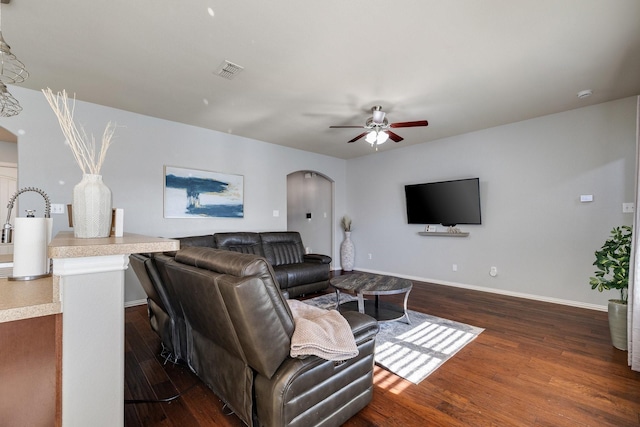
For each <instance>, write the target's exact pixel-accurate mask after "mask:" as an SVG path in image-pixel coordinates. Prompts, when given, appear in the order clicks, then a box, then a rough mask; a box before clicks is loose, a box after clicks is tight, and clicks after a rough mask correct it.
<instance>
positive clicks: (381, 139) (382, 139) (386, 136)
mask: <svg viewBox="0 0 640 427" xmlns="http://www.w3.org/2000/svg"><path fill="white" fill-rule="evenodd" d="M387 139H389V134H388V133H386V132H378V138H377V139H376V144H378V145H380V144H384V143H385V142H387Z"/></svg>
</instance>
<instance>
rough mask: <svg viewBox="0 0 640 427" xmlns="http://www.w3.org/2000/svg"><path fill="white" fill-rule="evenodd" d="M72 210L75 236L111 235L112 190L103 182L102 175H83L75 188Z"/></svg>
mask: <svg viewBox="0 0 640 427" xmlns="http://www.w3.org/2000/svg"><path fill="white" fill-rule="evenodd" d="M72 211H73V234H74V236H75V237H78V238H95V237H109V234H111V213H112V212H111V190H109V187H107V186H106V185H105V183H104V182H102V175H93V174H84V175H82V181H80V182H79V183H78V184H77V185H76V186H75V187H74V188H73V210H72Z"/></svg>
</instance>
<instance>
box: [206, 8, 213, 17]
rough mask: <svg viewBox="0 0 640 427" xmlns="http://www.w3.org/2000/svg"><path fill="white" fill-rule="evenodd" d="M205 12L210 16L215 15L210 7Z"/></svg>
mask: <svg viewBox="0 0 640 427" xmlns="http://www.w3.org/2000/svg"><path fill="white" fill-rule="evenodd" d="M207 12H208V13H209V15H210V16H213V15H215V12H214V11H213V9H211V8H210V7H208V8H207Z"/></svg>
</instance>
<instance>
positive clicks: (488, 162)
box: [347, 98, 636, 306]
mask: <svg viewBox="0 0 640 427" xmlns="http://www.w3.org/2000/svg"><path fill="white" fill-rule="evenodd" d="M635 103H636V99H635V98H627V99H623V100H618V101H614V102H609V103H605V104H599V105H595V106H591V107H585V108H581V109H577V110H573V111H568V112H564V113H559V114H554V115H550V116H545V117H540V118H536V119H532V120H527V121H523V122H519V123H513V124H510V125H506V126H500V127H496V128H491V129H486V130H483V131H479V132H473V133H469V134H465V135H460V136H456V137H452V138H446V139H441V140H437V141H433V142H429V143H425V144H421V145H416V146H411V147H407V148H403V149H400V150H394V151H391V152H387V153H375V154H371V155H369V156H365V157H361V158H358V159H354V160H350V161H348V164H347V169H348V171H347V183H348V189H347V194H348V202H347V206H348V213H349V214H351V216H352V218H353V232H352V234H351V238H352V240H353V241H354V243H355V247H356V262H355V268H356V269H364V270H369V271H378V272H385V273H391V274H397V275H404V276H406V277H413V278H417V279H420V280H425V281H434V282H438V283H445V284H454V285H460V286H468V287H479V288H483V289H487V290H492V291H495V292H501V293H507V294H516V295H536V296H539V297H542V299H547V300H551V301H555V300H562V301H563V302H570V303H576V305H584V306H593V305H597V306H604V305H606V301H607V299H609V298H612V297H616V296H617V293H615V292H611V293H603V294H600V293H599V292H597V291H592V290H591V288H590V286H589V285H588V282H589V276H590V275H592V274H593V271H594V270H593V267H592V263H593V260H594V256H593V252H594V251H595V250H596V249H598V248H599V247H600V246H601V245H602V243H603V242H604V240H605V239H606V238H607V236H608V235H609V232H610V230H611V228H612V227H614V226H617V225H621V224H631V222H632V215H631V214H623V213H622V203H623V202H633V200H634V197H633V194H634V184H633V183H634V173H635V172H634V171H635V161H634V153H635V110H636V107H635ZM460 120H464V117H461V118H460ZM433 125H436V126H437V124H435V123H432V126H433ZM470 177H480V191H481V199H482V202H481V205H482V216H483V218H482V221H483V224H482V225H476V226H472V225H466V226H460V228H462V230H463V231H468V232H470V233H471V234H470V236H469V237H467V238H449V237H423V236H419V235H418V234H417V233H418V232H419V231H423V229H424V227H423V226H420V225H408V224H407V219H406V212H405V201H404V185H405V184H414V183H420V182H430V181H440V180H448V179H458V178H470ZM582 194H591V195H593V198H594V201H593V202H592V203H580V201H579V200H580V195H582ZM369 253H371V254H372V259H371V260H369V259H368V254H369ZM453 264H457V266H458V271H457V272H453V271H452V265H453ZM491 266H496V267H497V269H498V276H496V277H495V278H494V277H490V276H489V269H490V267H491Z"/></svg>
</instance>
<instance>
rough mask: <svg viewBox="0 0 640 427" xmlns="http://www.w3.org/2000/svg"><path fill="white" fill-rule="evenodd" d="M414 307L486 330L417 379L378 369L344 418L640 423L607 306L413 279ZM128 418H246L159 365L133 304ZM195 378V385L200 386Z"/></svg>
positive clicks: (214, 421)
mask: <svg viewBox="0 0 640 427" xmlns="http://www.w3.org/2000/svg"><path fill="white" fill-rule="evenodd" d="M409 308H411V309H413V310H416V311H422V312H425V313H429V314H432V315H436V316H440V317H444V318H448V319H451V320H456V321H459V322H464V323H469V324H472V325H474V326H479V327H482V328H485V331H484V332H483V333H482V334H481V335H480V336H479V337H478V338H477V339H476V340H475V341H473V342H472V343H471V344H469V345H467V346H466V347H465V348H463V349H462V350H461V351H460V352H459V353H458V354H456V355H455V356H454V357H453V358H452V359H450V360H449V361H447V362H446V363H445V364H444V365H443V366H442V367H440V368H439V369H438V370H437V371H436V372H434V373H433V374H431V375H430V376H429V377H428V378H426V379H425V380H424V381H422V382H421V383H420V384H419V385H413V384H411V383H409V382H407V381H404V380H402V379H400V378H398V377H396V376H394V375H392V374H390V373H389V372H387V371H385V370H383V369H381V368H378V367H376V368H375V378H374V381H375V391H374V397H373V400H372V401H371V403H370V404H369V405H368V406H367V407H366V408H365V409H363V410H362V411H361V412H360V413H359V414H357V415H356V416H355V417H353V418H352V419H350V420H349V421H348V422H347V423H346V424H345V425H346V426H409V425H419V426H447V427H451V426H554V427H561V426H599V427H600V426H616V427H621V426H639V425H640V373H638V372H634V371H631V370H630V368H629V367H628V366H627V353H626V352H624V351H620V350H616V349H615V348H614V347H613V346H612V345H611V344H610V340H609V333H608V326H607V315H606V313H604V312H598V311H592V310H586V309H579V308H572V307H565V306H561V305H557V304H551V303H544V302H536V301H531V300H525V299H519V298H513V297H506V296H499V295H495V294H489V293H483V292H476V291H469V290H464V289H457V288H452V287H447V286H441V285H433V284H428V283H421V282H414V288H413V290H412V291H411V296H410V298H409ZM125 317H126V344H125V398H126V399H154V398H162V397H168V396H172V395H174V394H176V393H177V392H179V391H183V390H187V391H186V392H185V393H184V394H183V395H182V396H181V397H180V398H178V399H176V400H174V401H172V402H171V403H144V404H127V405H125V425H126V426H127V427H134V426H189V427H193V426H241V425H243V424H242V422H241V421H240V420H239V419H238V418H237V417H236V416H235V415H233V414H229V413H228V411H227V410H226V408H224V407H223V404H222V402H221V401H220V400H219V399H218V398H217V397H216V396H215V395H214V394H213V393H212V392H211V391H210V390H209V389H207V388H206V387H205V386H204V385H202V383H200V382H199V381H198V380H197V378H196V377H195V376H194V375H193V374H192V373H191V372H190V371H189V370H188V369H187V368H185V367H183V366H175V365H171V364H165V365H163V364H162V362H161V359H160V358H159V356H158V353H159V350H160V345H159V339H158V338H157V336H156V335H155V334H154V333H153V332H152V331H151V328H150V327H149V322H148V320H147V317H146V307H145V306H138V307H132V308H127V309H126V311H125ZM194 384H195V385H194Z"/></svg>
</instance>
